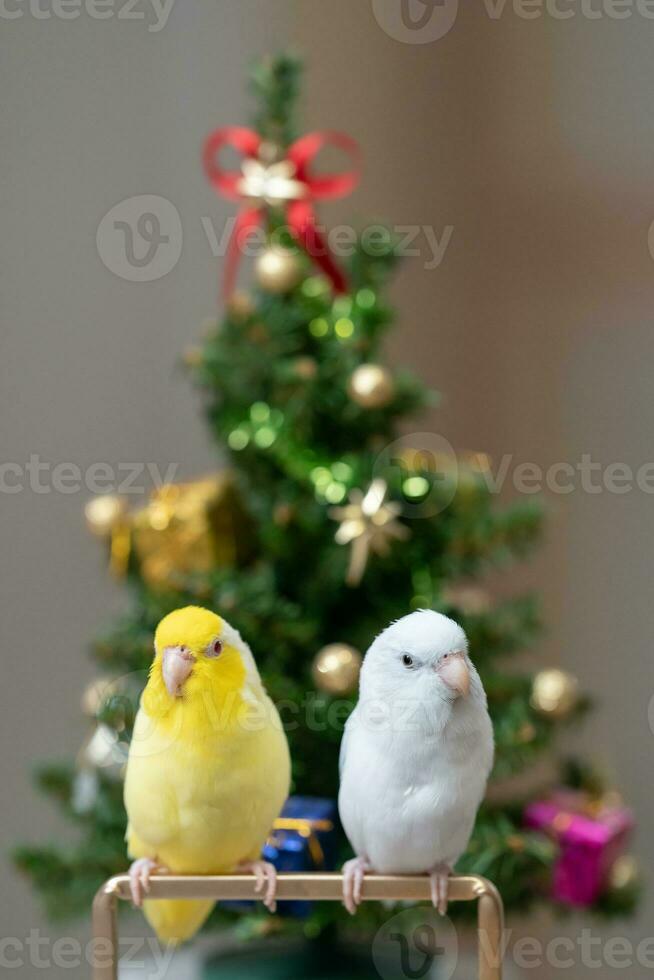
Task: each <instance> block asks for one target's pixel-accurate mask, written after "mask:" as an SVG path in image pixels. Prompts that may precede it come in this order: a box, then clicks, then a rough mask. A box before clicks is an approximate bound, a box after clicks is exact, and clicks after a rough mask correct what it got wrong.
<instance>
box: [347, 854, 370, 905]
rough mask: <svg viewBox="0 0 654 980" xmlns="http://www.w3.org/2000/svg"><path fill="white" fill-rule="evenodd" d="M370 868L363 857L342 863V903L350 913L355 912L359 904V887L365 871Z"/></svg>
mask: <svg viewBox="0 0 654 980" xmlns="http://www.w3.org/2000/svg"><path fill="white" fill-rule="evenodd" d="M371 870H372V868H371V867H370V865H369V864H368V862H367V861H366V859H365V858H361V857H356V858H352V860H351V861H346V862H345V864H344V865H343V905H344V906H345V908H346V909H347V910H348V912H349V913H350V915H354V914H355V913H356V910H357V908H358V907H359V905H360V904H361V889H362V887H363V879H364V876H365V873H366V871H371Z"/></svg>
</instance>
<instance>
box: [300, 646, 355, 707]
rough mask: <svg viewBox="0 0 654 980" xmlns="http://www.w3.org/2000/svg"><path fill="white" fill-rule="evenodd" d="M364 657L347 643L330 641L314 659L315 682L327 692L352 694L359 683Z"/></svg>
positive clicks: (313, 672)
mask: <svg viewBox="0 0 654 980" xmlns="http://www.w3.org/2000/svg"><path fill="white" fill-rule="evenodd" d="M362 659H363V658H362V657H361V654H360V653H359V651H358V650H356V649H355V648H354V647H351V646H349V645H348V644H347V643H329V644H328V645H327V646H326V647H323V648H322V650H319V651H318V653H317V654H316V657H315V660H314V661H313V666H312V668H311V673H312V676H313V682H314V684H315V685H316V687H317V688H318V690H320V691H324V692H325V694H337V695H344V694H350V693H351V692H352V691H354V690H355V688H356V686H357V684H358V683H359V673H360V671H361V663H362Z"/></svg>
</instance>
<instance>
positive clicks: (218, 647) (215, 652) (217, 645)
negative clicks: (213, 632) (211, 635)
mask: <svg viewBox="0 0 654 980" xmlns="http://www.w3.org/2000/svg"><path fill="white" fill-rule="evenodd" d="M222 652H223V645H222V641H221V640H214V641H213V643H210V644H209V646H208V647H207V656H208V657H219V656H220V654H221V653H222Z"/></svg>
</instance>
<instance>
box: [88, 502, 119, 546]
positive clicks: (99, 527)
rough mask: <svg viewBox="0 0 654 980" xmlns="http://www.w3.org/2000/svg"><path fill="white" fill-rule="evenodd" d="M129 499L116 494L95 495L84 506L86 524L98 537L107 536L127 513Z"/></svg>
mask: <svg viewBox="0 0 654 980" xmlns="http://www.w3.org/2000/svg"><path fill="white" fill-rule="evenodd" d="M127 507H128V505H127V501H126V500H125V499H124V498H123V497H118V496H117V495H116V494H112V493H111V494H105V495H103V496H101V497H93V499H92V500H89V501H88V503H87V504H86V506H85V507H84V517H85V519H86V526H87V527H88V529H89V531H90V532H91V534H94V535H95V536H96V537H98V538H107V537H109V535H110V534H111V532H112V531H113V530H114V528H115V527H116V526H117V525H118V524H120V522H121V521H122V520H123V518H124V517H125V515H126V513H127Z"/></svg>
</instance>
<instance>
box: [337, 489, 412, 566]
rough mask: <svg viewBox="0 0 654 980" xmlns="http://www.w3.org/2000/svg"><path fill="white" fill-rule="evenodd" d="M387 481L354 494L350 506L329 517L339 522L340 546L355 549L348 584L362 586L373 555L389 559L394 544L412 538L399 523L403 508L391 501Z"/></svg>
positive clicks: (346, 505)
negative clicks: (393, 542)
mask: <svg viewBox="0 0 654 980" xmlns="http://www.w3.org/2000/svg"><path fill="white" fill-rule="evenodd" d="M387 492H388V487H387V485H386V482H385V480H380V479H377V480H373V481H372V483H371V484H370V486H369V488H368V490H367V491H366V492H365V494H364V493H363V492H362V491H361V490H358V489H356V490H352V492H351V493H350V496H349V498H348V503H347V504H345V505H344V506H343V507H332V508H331V509H330V511H329V516H330V517H331V518H332V519H333V520H335V521H338V522H339V527H338V530H337V531H336V535H335V538H336V541H337V542H338V544H343V545H351V552H350V564H349V566H348V570H347V575H346V578H345V581H346V582H347V584H348V585H358V584H359V582H360V581H361V579H362V578H363V575H364V572H365V570H366V566H367V564H368V558H369V557H370V554H371V552H374V553H375V554H377V555H387V554H388V552H389V550H390V545H391V542H392V541H405V540H406V539H407V538H408V537H409V536H410V534H411V532H410V530H409V528H408V527H406V526H405V525H404V524H402V523H401V522H400V521H398V519H397V518H398V516H399V514H400V512H401V509H402V508H401V505H400V504H398V503H395V502H394V501H387V500H386V494H387Z"/></svg>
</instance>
